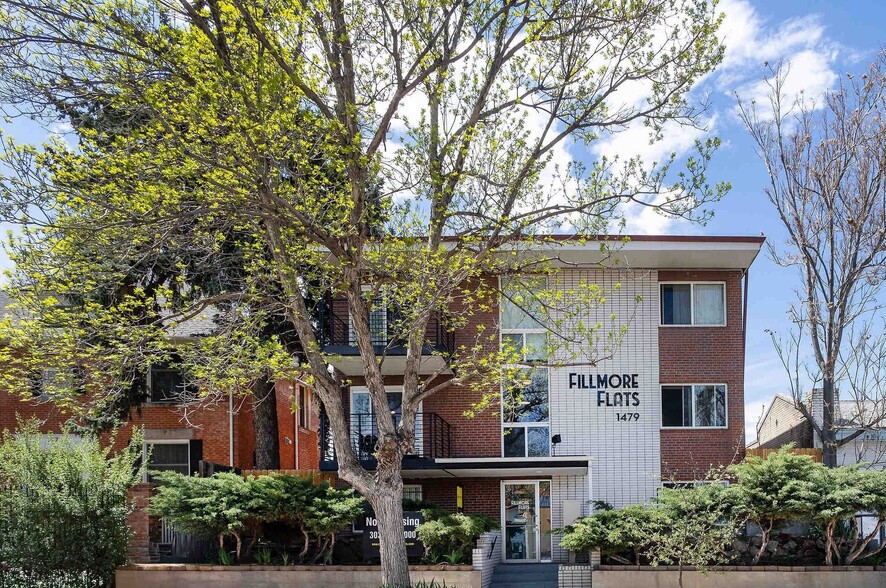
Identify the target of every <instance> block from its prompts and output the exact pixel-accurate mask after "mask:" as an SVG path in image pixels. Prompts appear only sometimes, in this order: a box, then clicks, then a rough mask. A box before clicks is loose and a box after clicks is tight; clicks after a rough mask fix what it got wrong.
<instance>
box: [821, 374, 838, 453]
mask: <svg viewBox="0 0 886 588" xmlns="http://www.w3.org/2000/svg"><path fill="white" fill-rule="evenodd" d="M834 400H835V398H834V380H833V379H832V378H828V377H825V378H824V379H823V380H822V386H821V404H822V407H821V417H822V418H821V420H822V423H821V447H822V450H821V452H822V456H821V461H822V463H823V464H824V465H825V467H829V468H834V467H837V431H836V429H835V428H834V416H835V412H836V405H835V403H834Z"/></svg>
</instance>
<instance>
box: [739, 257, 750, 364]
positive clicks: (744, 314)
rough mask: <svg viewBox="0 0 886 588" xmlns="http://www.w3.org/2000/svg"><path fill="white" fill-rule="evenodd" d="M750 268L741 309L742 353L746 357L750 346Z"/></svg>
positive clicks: (745, 272)
mask: <svg viewBox="0 0 886 588" xmlns="http://www.w3.org/2000/svg"><path fill="white" fill-rule="evenodd" d="M749 279H750V268H748V269H746V270H745V271H744V303H743V304H742V309H741V353H742V355H745V352H746V350H747V346H748V280H749Z"/></svg>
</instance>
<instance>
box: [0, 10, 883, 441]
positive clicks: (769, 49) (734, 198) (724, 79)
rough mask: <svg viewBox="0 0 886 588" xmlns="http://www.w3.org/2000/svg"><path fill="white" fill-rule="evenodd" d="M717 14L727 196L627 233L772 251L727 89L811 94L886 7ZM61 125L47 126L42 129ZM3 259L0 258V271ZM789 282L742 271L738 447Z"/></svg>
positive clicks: (29, 130)
mask: <svg viewBox="0 0 886 588" xmlns="http://www.w3.org/2000/svg"><path fill="white" fill-rule="evenodd" d="M720 8H721V9H722V10H723V12H724V13H725V15H726V18H725V22H724V25H723V27H722V29H721V38H722V39H723V40H724V43H725V45H726V55H725V58H724V61H723V64H722V65H721V66H720V68H718V70H717V71H716V72H714V73H713V74H711V75H709V76H707V77H706V78H705V79H703V80H701V81H700V82H699V84H698V86H697V88H696V90H695V94H696V95H697V96H698V95H703V94H704V95H709V96H710V101H711V109H710V111H709V112H708V113H707V115H706V120H707V121H708V133H707V135H714V136H717V137H719V138H720V139H721V140H722V141H723V146H722V147H721V149H720V151H719V152H718V153H717V154H716V155H715V158H714V161H713V163H712V166H711V168H710V170H709V174H708V175H709V178H710V179H711V180H713V181H721V180H722V181H728V182H731V184H732V190H731V191H730V192H729V194H727V195H726V196H725V198H724V199H723V200H722V201H721V202H719V203H717V204H716V205H714V207H713V210H714V218H713V220H712V221H711V222H709V223H708V224H707V225H706V226H703V227H702V226H698V225H694V224H688V223H686V222H682V221H674V220H670V219H666V218H663V217H661V216H658V215H652V214H649V213H648V212H647V213H639V214H634V213H631V214H630V215H629V218H628V221H629V222H628V227H627V232H629V233H647V234H663V233H667V234H704V235H760V234H761V233H762V234H764V235H765V236H766V237H767V240H768V243H769V244H772V245H774V246H776V247H779V246H781V245H782V244H783V242H784V237H785V233H784V229H783V228H782V227H781V225H780V223H779V221H778V219H777V217H776V215H775V211H774V209H773V208H772V205H771V204H770V203H769V202H768V201H767V200H766V197H765V195H764V194H763V188H764V186H765V185H766V183H767V176H766V172H765V170H764V169H763V166H762V164H761V162H760V161H759V159H758V157H757V155H756V154H755V153H754V148H753V145H752V143H751V141H750V138H749V137H748V135H747V132H746V131H745V129H744V128H743V127H742V125H741V123H740V122H739V120H738V118H737V117H736V99H735V94H736V92H737V93H738V94H739V95H741V96H742V97H745V98H754V97H760V96H762V93H761V80H762V78H763V76H764V74H765V72H766V69H765V68H764V63H767V62H768V63H769V64H776V63H778V62H781V61H783V62H785V63H787V64H789V65H790V74H789V79H788V88H789V89H793V90H794V91H796V90H797V89H799V88H803V89H804V95H805V96H812V97H815V96H821V95H822V94H823V93H824V92H826V91H827V90H828V89H830V88H833V87H834V86H835V84H836V83H837V81H838V80H839V79H840V78H841V76H846V74H847V73H861V72H862V71H863V70H864V69H865V68H866V67H867V65H868V64H869V63H870V62H871V61H873V59H874V57H875V56H876V54H877V53H878V52H879V51H880V50H881V49H883V47H884V38H883V34H882V33H881V31H882V23H883V22H886V2H878V1H876V0H845V1H837V0H831V1H830V2H828V1H824V0H778V1H777V2H773V1H771V0H770V1H766V0H722V1H721V4H720ZM0 128H2V129H3V131H4V132H5V133H8V134H10V135H12V136H14V137H15V138H16V139H17V140H19V141H28V142H39V141H40V140H41V138H42V137H44V136H45V134H46V132H47V131H46V130H44V129H42V128H41V127H39V126H38V125H36V124H33V123H29V122H28V121H23V120H20V119H16V120H15V121H13V122H11V123H3V122H2V121H0ZM62 130H64V129H61V128H58V127H56V128H50V129H49V132H59V131H62ZM705 136H706V135H705V133H702V132H699V131H696V130H691V129H680V128H676V129H669V130H668V132H667V133H666V134H665V137H664V141H663V142H662V143H661V144H659V145H657V146H655V147H649V146H648V145H647V141H646V140H645V136H644V135H643V133H642V132H639V131H637V132H632V131H630V130H629V131H628V132H627V133H622V134H620V135H618V136H615V137H612V138H610V139H605V140H602V141H600V142H598V143H597V144H595V145H592V146H591V147H590V148H589V149H590V151H589V152H588V153H584V154H576V153H574V152H572V151H569V152H568V153H567V150H566V149H564V150H562V151H561V155H562V156H564V157H569V156H572V157H576V158H578V159H587V158H593V157H596V156H600V155H603V154H608V155H611V154H615V153H618V154H620V155H622V156H630V155H634V154H641V155H644V156H645V157H647V158H655V157H661V156H662V154H666V153H670V152H671V151H674V152H677V153H678V154H681V153H687V152H688V150H689V149H691V148H692V145H693V142H694V140H695V139H697V138H704V137H705ZM8 265H9V262H8V259H7V258H6V257H5V255H4V254H2V252H0V268H4V267H8ZM798 284H799V276H798V274H797V273H795V271H794V270H791V269H786V268H781V267H778V266H776V265H775V264H774V263H773V262H772V260H771V259H770V257H769V255H768V253H767V252H766V251H765V250H764V251H763V252H761V254H760V255H759V256H758V258H757V260H756V262H755V263H754V265H753V267H752V268H751V271H750V293H749V301H748V302H749V313H748V333H747V358H746V366H745V425H746V435H747V439H748V441H750V440H752V439H754V438H755V437H756V432H755V423H756V422H757V420H758V419H759V417H760V415H761V414H762V412H763V410H764V406H765V405H766V404H768V403H769V402H770V401H771V399H772V397H773V395H775V394H776V393H783V394H789V390H788V387H787V375H786V374H785V372H784V370H783V369H782V368H781V366H780V363H779V360H778V357H777V355H776V353H775V351H774V348H773V345H772V343H771V340H770V336H769V335H768V334H767V332H766V331H767V330H774V331H777V332H784V331H786V330H787V328H788V327H789V323H788V322H787V320H786V312H787V309H788V307H789V305H790V303H791V301H792V300H793V299H794V297H795V288H796V286H797V285H798Z"/></svg>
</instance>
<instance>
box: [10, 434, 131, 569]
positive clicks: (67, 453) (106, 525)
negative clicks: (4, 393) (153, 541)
mask: <svg viewBox="0 0 886 588" xmlns="http://www.w3.org/2000/svg"><path fill="white" fill-rule="evenodd" d="M113 441H114V439H113V438H111V439H110V443H104V444H103V443H102V442H101V441H100V440H99V439H98V438H96V437H91V436H89V437H84V438H82V439H79V440H77V439H75V438H73V437H71V436H69V435H67V434H64V435H61V436H59V437H53V436H43V435H40V433H39V424H38V423H37V421H35V420H32V421H29V422H27V423H19V430H18V431H17V432H16V433H12V432H10V431H4V432H3V438H2V444H0V480H2V486H0V531H2V537H0V561H2V562H4V565H7V566H9V567H10V568H11V569H12V570H13V573H21V574H24V575H25V576H30V577H31V578H32V581H33V582H34V585H38V584H40V582H41V580H39V578H51V579H52V581H54V582H58V583H59V585H61V584H62V583H64V581H65V580H64V579H65V578H67V579H69V580H70V585H71V586H77V585H78V582H80V581H82V582H83V584H80V585H94V584H95V583H97V584H107V583H110V582H111V580H112V578H113V575H114V569H115V568H116V567H117V566H119V565H122V564H124V563H125V562H126V557H127V556H126V554H127V545H128V541H129V537H130V535H131V531H130V529H129V527H128V526H127V516H128V515H129V513H130V512H131V510H132V506H131V504H130V503H129V500H128V491H129V489H130V488H132V487H133V486H135V485H136V484H137V483H139V482H140V481H141V477H142V471H141V469H140V468H139V466H138V460H139V459H140V458H141V437H140V436H139V434H138V433H136V434H135V435H134V437H133V439H132V441H131V442H130V443H129V445H128V446H126V447H125V448H124V449H123V450H121V451H118V452H116V453H112V449H111V448H112V447H113ZM10 581H11V579H10Z"/></svg>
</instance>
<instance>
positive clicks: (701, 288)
mask: <svg viewBox="0 0 886 588" xmlns="http://www.w3.org/2000/svg"><path fill="white" fill-rule="evenodd" d="M661 324H662V325H686V326H690V325H695V326H714V327H722V326H725V325H726V285H725V284H723V283H722V282H721V283H714V284H705V283H696V284H661Z"/></svg>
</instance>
